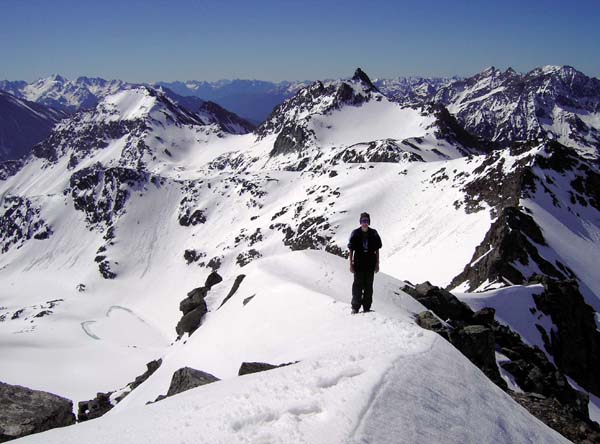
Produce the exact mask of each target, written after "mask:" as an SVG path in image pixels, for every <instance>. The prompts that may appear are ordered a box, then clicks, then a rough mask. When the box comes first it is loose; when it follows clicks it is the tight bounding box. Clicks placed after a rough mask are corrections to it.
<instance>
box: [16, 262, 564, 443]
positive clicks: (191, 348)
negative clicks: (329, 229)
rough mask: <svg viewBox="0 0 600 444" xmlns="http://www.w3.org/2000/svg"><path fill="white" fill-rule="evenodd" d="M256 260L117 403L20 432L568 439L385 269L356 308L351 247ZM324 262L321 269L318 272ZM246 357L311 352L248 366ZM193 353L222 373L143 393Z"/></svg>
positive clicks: (132, 438) (142, 438)
mask: <svg viewBox="0 0 600 444" xmlns="http://www.w3.org/2000/svg"><path fill="white" fill-rule="evenodd" d="M247 270H248V277H247V278H246V279H247V280H244V281H243V282H242V284H241V286H240V289H239V290H238V293H236V295H235V296H233V297H232V298H231V299H230V300H229V301H228V302H227V303H226V304H225V305H224V306H223V307H222V308H221V309H220V310H216V311H215V309H214V305H212V303H213V302H214V303H216V302H217V301H212V302H211V310H212V311H211V313H209V315H208V316H207V318H206V320H205V322H204V324H203V325H202V326H201V327H200V328H199V329H198V330H197V331H196V332H195V333H194V334H193V335H192V336H191V337H189V338H184V340H182V341H179V342H178V343H176V344H175V345H174V346H173V347H172V348H171V350H172V351H171V352H170V353H168V354H167V355H165V356H164V358H163V360H164V363H163V365H162V366H161V367H160V368H159V370H157V372H155V373H154V374H153V375H152V376H151V377H150V378H149V379H148V380H147V381H146V382H145V383H144V384H142V385H141V386H140V387H138V388H137V389H136V390H134V391H133V392H132V393H131V394H130V395H129V396H128V397H127V398H125V400H124V401H122V403H120V404H118V405H117V406H116V407H115V408H114V409H113V410H112V411H111V412H109V413H108V414H107V415H105V416H104V417H102V418H99V419H98V420H93V421H89V422H85V423H81V424H78V425H75V426H72V427H68V428H64V429H57V430H52V431H49V432H46V433H44V434H40V435H32V436H30V437H26V438H23V439H22V441H21V442H31V443H35V442H44V443H54V442H57V443H58V442H60V443H71V442H75V441H77V442H81V440H84V441H86V442H89V443H96V442H98V443H100V442H102V443H113V442H114V443H116V442H123V439H126V440H127V441H128V442H130V443H137V442H139V443H142V442H144V443H153V442H156V443H162V442H196V443H198V442H200V443H202V442H206V443H236V442H240V443H311V444H313V443H314V444H319V443H331V442H336V443H338V442H339V443H366V442H368V443H413V442H418V441H419V440H421V439H431V441H430V442H441V441H440V438H441V437H444V442H449V443H463V442H532V443H533V442H549V443H550V442H567V441H566V440H564V439H561V438H560V436H559V435H557V434H556V433H555V432H554V431H552V430H550V429H549V428H547V427H546V426H545V425H543V424H542V423H540V422H539V421H537V420H535V419H534V418H532V417H530V416H529V415H528V414H527V413H526V411H525V410H523V409H522V408H520V407H519V406H517V405H516V404H515V403H514V402H513V401H512V400H511V399H510V398H509V397H508V395H506V394H505V393H503V392H502V391H501V390H500V389H498V388H497V387H495V386H494V385H493V384H492V383H491V382H490V381H489V380H488V379H487V378H486V377H485V376H484V375H483V374H482V373H481V372H480V371H479V370H478V369H477V368H476V367H474V366H473V365H472V364H471V363H470V362H469V361H468V360H467V359H466V358H464V357H463V356H462V355H460V353H459V352H457V351H456V350H455V349H454V348H453V347H452V346H450V345H449V344H448V343H447V342H446V341H444V340H443V339H441V338H440V337H438V336H437V335H435V334H434V333H432V332H429V331H425V330H422V329H420V328H419V327H417V326H416V325H415V324H414V323H413V322H412V321H411V318H412V313H413V312H414V311H417V310H419V309H420V308H421V307H419V306H418V303H416V302H415V301H414V300H412V299H411V298H409V297H404V296H403V295H402V293H400V294H399V295H396V294H394V293H391V294H390V293H387V292H385V291H382V290H385V288H390V287H389V285H390V283H394V284H395V285H397V284H399V282H398V281H394V280H393V279H391V278H388V277H386V276H383V275H382V276H379V275H378V276H377V277H376V283H377V284H378V285H377V287H376V296H375V302H374V308H375V309H376V310H377V311H375V312H372V313H368V314H358V315H350V314H349V305H348V304H347V303H342V302H340V301H337V300H336V298H338V297H341V295H342V294H345V293H346V292H347V291H348V287H346V288H339V284H340V282H342V281H344V282H345V281H346V280H347V279H348V278H346V277H345V276H348V277H349V272H347V271H346V270H345V261H342V260H341V259H338V258H335V257H334V256H331V255H328V254H327V253H323V252H317V251H314V252H295V253H289V254H286V255H282V256H274V257H271V258H265V259H262V260H258V261H256V262H254V263H253V264H251V265H249V266H248V267H247ZM316 270H321V271H322V272H323V273H322V276H324V278H320V279H317V280H313V279H311V278H310V276H312V273H314V271H316ZM287 272H289V273H287ZM342 273H344V275H342ZM346 273H347V275H346ZM286 277H288V278H289V280H288V279H286ZM223 284H224V282H223V283H221V284H218V285H223ZM329 290H333V291H332V294H331V295H328V294H325V293H324V292H326V291H329ZM250 293H252V294H254V293H256V294H255V296H254V298H253V299H251V300H250V301H249V302H247V304H246V305H244V304H243V301H244V299H246V298H247V297H248V295H249V294H250ZM398 296H399V297H398ZM380 301H381V302H382V303H381V304H380ZM215 305H216V304H215ZM227 326H230V328H229V329H228V328H227ZM240 359H244V360H258V361H262V360H265V361H267V362H271V363H280V362H290V361H291V360H294V359H295V360H300V362H299V363H297V364H292V365H289V366H286V367H282V368H278V369H274V370H270V371H267V372H262V373H257V374H252V375H246V376H242V377H238V376H235V370H236V367H237V366H238V365H239V363H240ZM234 364H235V365H234ZM184 365H189V366H192V367H194V368H198V369H201V370H204V371H208V372H210V373H213V374H215V375H216V376H219V377H221V378H223V380H222V381H219V382H216V383H213V384H209V385H206V386H202V387H199V388H196V389H193V390H190V391H188V392H185V393H182V394H179V395H176V396H174V397H172V398H168V399H166V400H163V401H160V402H158V403H156V404H151V405H145V402H146V400H148V398H149V397H150V398H151V397H154V396H155V395H157V394H160V393H163V394H164V393H166V389H167V388H168V383H169V381H170V377H171V375H172V371H174V369H177V368H179V367H181V366H184ZM482 406H483V408H482Z"/></svg>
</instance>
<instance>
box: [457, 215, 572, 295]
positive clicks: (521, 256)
mask: <svg viewBox="0 0 600 444" xmlns="http://www.w3.org/2000/svg"><path fill="white" fill-rule="evenodd" d="M536 245H538V246H545V245H546V241H545V240H544V236H543V235H542V232H541V230H540V228H539V226H538V225H537V224H536V223H535V221H534V220H533V218H532V217H531V216H530V215H528V214H525V213H524V212H523V211H522V210H521V209H519V208H517V207H506V208H504V209H503V210H502V212H501V214H500V216H499V217H498V219H497V220H496V221H495V222H494V223H492V225H491V227H490V229H489V231H488V232H487V233H486V235H485V238H484V240H483V242H482V243H481V244H480V245H479V246H478V247H477V248H476V249H475V254H474V255H473V258H472V259H471V262H470V263H469V264H467V266H465V268H464V270H463V271H462V273H460V274H459V275H458V276H456V277H455V278H454V279H453V280H452V282H451V283H450V285H449V286H448V288H454V287H457V286H458V285H460V284H461V283H463V282H467V281H468V282H469V290H470V291H473V290H475V289H476V288H478V287H479V286H480V285H481V284H483V283H484V282H486V281H487V282H504V283H510V284H515V285H517V284H523V283H524V282H525V281H526V278H527V277H528V276H524V275H523V273H521V271H519V269H518V268H517V266H516V265H515V264H517V263H520V264H522V265H523V266H527V265H528V264H529V263H530V262H532V261H533V262H534V263H535V264H537V266H538V267H539V268H540V270H541V271H542V272H543V273H544V274H546V275H548V276H552V277H555V278H557V279H566V278H567V276H565V274H564V273H563V272H561V271H560V270H558V269H557V268H556V267H555V266H554V265H553V264H551V263H550V262H548V261H547V260H546V259H544V258H543V257H542V256H541V255H540V254H539V252H538V248H537V246H536ZM565 272H567V273H569V274H571V273H570V272H569V270H567V269H565Z"/></svg>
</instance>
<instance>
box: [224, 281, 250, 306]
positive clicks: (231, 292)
mask: <svg viewBox="0 0 600 444" xmlns="http://www.w3.org/2000/svg"><path fill="white" fill-rule="evenodd" d="M245 277H246V275H245V274H240V275H238V276H237V277H236V278H235V281H234V282H233V286H232V287H231V290H229V293H227V296H225V299H223V302H221V305H219V308H221V307H222V306H223V305H224V304H225V302H227V301H228V300H229V299H231V297H232V296H233V295H234V294H235V293H236V292H237V291H238V289H239V288H240V285H241V284H242V281H243V280H244V278H245Z"/></svg>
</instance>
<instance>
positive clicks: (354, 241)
mask: <svg viewBox="0 0 600 444" xmlns="http://www.w3.org/2000/svg"><path fill="white" fill-rule="evenodd" d="M370 224H371V216H369V213H362V214H361V215H360V228H357V229H356V230H354V231H352V234H351V235H350V241H348V250H349V257H350V272H351V273H354V282H353V283H352V313H353V314H354V313H358V310H359V309H360V307H361V306H362V307H363V311H371V303H372V302H373V278H374V275H375V273H377V272H378V271H379V249H380V248H381V238H380V237H379V234H378V233H377V231H376V230H374V229H373V228H371V227H369V225H370Z"/></svg>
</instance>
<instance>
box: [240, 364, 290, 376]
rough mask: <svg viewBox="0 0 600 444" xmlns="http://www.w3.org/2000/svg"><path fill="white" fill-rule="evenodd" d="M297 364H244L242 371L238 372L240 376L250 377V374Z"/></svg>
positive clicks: (241, 367)
mask: <svg viewBox="0 0 600 444" xmlns="http://www.w3.org/2000/svg"><path fill="white" fill-rule="evenodd" d="M297 362H298V361H296V362H288V363H286V364H279V365H274V364H267V363H266V362H242V365H241V366H240V369H239V371H238V376H242V375H249V374H250V373H259V372H264V371H267V370H272V369H274V368H279V367H286V366H288V365H292V364H296V363H297Z"/></svg>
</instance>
